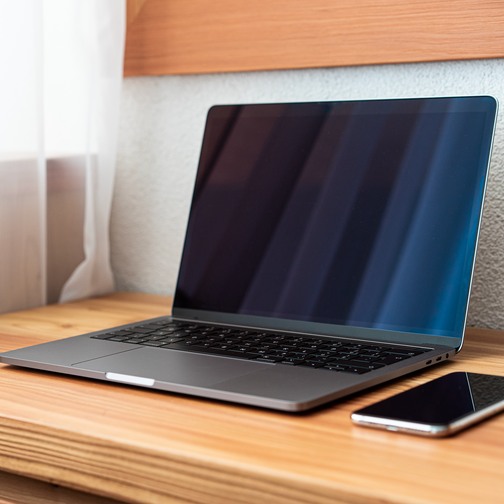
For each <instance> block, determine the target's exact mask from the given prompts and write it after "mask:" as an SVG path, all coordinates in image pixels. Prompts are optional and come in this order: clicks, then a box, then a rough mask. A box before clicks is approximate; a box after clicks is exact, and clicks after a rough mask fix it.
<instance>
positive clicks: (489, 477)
mask: <svg viewBox="0 0 504 504" xmlns="http://www.w3.org/2000/svg"><path fill="white" fill-rule="evenodd" d="M169 305H170V299H168V298H164V297H161V296H149V295H141V294H133V293H120V294H113V295H110V296H104V297H101V298H97V299H91V300H85V301H79V302H73V303H68V304H63V305H54V306H47V307H43V308H38V309H35V310H30V311H27V312H18V313H13V314H6V315H1V316H0V351H5V350H9V349H14V348H18V347H21V346H24V345H28V344H33V343H38V342H42V341H49V340H52V339H57V338H60V337H65V336H70V335H73V334H78V333H79V332H85V331H89V330H95V329H98V328H104V327H107V326H110V325H114V324H121V323H127V322H132V321H135V320H139V319H142V318H147V317H154V316H157V315H162V314H165V313H167V312H168V311H169ZM503 341H504V333H503V332H502V331H490V330H480V329H470V330H469V331H468V334H467V341H466V343H465V346H464V349H463V350H462V352H461V353H460V354H459V355H458V356H457V357H456V358H455V359H454V360H453V361H449V362H446V363H444V364H440V365H438V366H435V367H432V368H430V369H429V370H426V371H425V372H424V373H417V374H414V375H412V376H409V377H406V378H404V379H401V380H396V381H395V382H392V383H390V384H389V385H387V386H382V387H377V388H376V389H373V390H370V391H368V392H366V393H361V394H357V395H356V396H354V397H350V398H347V400H344V401H340V402H337V403H334V404H330V405H327V406H326V407H324V408H319V409H318V410H316V411H313V412H310V413H305V414H302V415H293V414H285V413H279V412H273V411H264V410H260V409H258V408H248V407H244V406H237V405H231V404H225V403H220V402H216V401H205V400H200V399H197V398H189V397H184V396H179V395H176V394H168V393H161V392H155V391H151V390H142V389H135V388H132V387H127V386H122V385H118V384H109V383H103V382H98V381H91V380H86V379H81V378H75V377H69V376H62V375H56V374H51V373H44V372H39V371H30V370H24V369H19V368H15V367H11V366H6V365H0V471H1V470H3V471H8V472H11V473H16V474H19V475H21V476H23V477H26V478H28V477H32V478H37V479H38V480H43V481H46V482H50V483H53V484H59V485H62V486H65V487H68V488H72V489H75V490H79V491H86V492H88V493H90V494H96V495H101V496H102V497H108V498H115V499H119V500H124V501H126V502H136V503H142V504H149V503H153V504H154V503H164V502H170V503H180V504H182V503H185V504H187V503H188V502H192V503H195V502H202V503H206V504H211V503H214V504H215V503H219V504H237V503H238V504H257V503H262V502H274V503H278V504H287V503H296V504H310V503H311V504H335V503H336V504H337V503H347V504H348V503H351V504H364V503H367V504H370V503H371V504H381V503H384V502H387V503H390V504H398V503H403V504H426V503H445V504H474V503H475V502H478V503H479V502H484V503H485V504H494V503H495V504H497V503H498V504H500V503H501V502H502V495H503V494H504V479H503V478H502V476H503V475H504V459H503V457H502V452H503V450H504V415H500V416H497V417H495V418H493V419H490V420H488V421H486V422H484V423H483V424H481V425H479V426H476V427H474V428H472V429H469V430H467V431H465V432H462V433H460V434H459V435H457V436H455V437H453V438H449V439H441V440H433V439H423V438H416V437H413V436H407V435H401V434H394V433H389V432H382V431H374V430H371V429H364V428H360V427H354V426H352V424H351V422H350V419H349V415H350V412H351V411H353V410H354V409H356V408H358V407H362V406H364V405H367V404H370V403H371V402H372V401H375V400H377V399H381V398H384V397H387V396H389V395H391V394H393V393H396V392H398V391H400V390H405V389H406V388H409V387H411V386H412V385H415V384H418V383H422V382H425V381H426V380H428V379H431V378H434V377H437V376H440V375H443V374H446V373H448V372H451V371H457V370H458V371H459V370H463V371H473V372H485V373H495V374H501V375H502V374H504V371H503V370H504V345H503ZM4 474H5V473H4ZM1 476H2V473H0V478H1ZM28 481H29V480H26V484H27V485H28ZM0 482H1V480H0ZM34 485H35V483H34ZM12 488H15V486H13V487H12ZM0 489H1V485H0ZM47 490H49V489H48V488H45V489H44V491H47ZM23 491H25V490H23ZM1 497H2V493H1V492H0V498H1ZM3 497H4V498H7V499H9V500H10V501H12V502H16V501H17V502H24V501H23V500H22V499H17V496H16V495H15V494H14V493H13V491H12V492H10V493H9V494H7V495H5V496H3ZM65 502H67V501H65ZM68 502H71V501H70V500H69V501H68Z"/></svg>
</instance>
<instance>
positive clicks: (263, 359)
mask: <svg viewBox="0 0 504 504" xmlns="http://www.w3.org/2000/svg"><path fill="white" fill-rule="evenodd" d="M254 360H256V361H257V362H270V363H271V364H276V363H277V362H281V360H282V358H281V357H273V356H271V355H265V356H263V357H257V358H256V359H254Z"/></svg>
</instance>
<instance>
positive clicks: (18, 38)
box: [0, 0, 126, 312]
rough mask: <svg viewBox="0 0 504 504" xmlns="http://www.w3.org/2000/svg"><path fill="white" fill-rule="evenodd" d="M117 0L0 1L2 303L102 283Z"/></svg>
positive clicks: (85, 292) (80, 293) (113, 138)
mask: <svg viewBox="0 0 504 504" xmlns="http://www.w3.org/2000/svg"><path fill="white" fill-rule="evenodd" d="M125 25H126V8H125V0H15V1H10V0H9V1H8V2H7V1H1V2H0V72H1V78H0V111H1V114H0V312H6V311H13V310H19V309H25V308H31V307H34V306H39V305H42V304H45V303H47V302H54V301H58V300H60V301H68V300H72V299H78V298H82V297H88V296H92V295H97V294H103V293H107V292H111V291H112V290H113V288H114V283H113V277H112V271H111V267H110V260H109V233H108V225H109V216H110V207H111V200H112V191H113V181H114V169H115V158H116V144H117V132H118V122H119V104H120V93H121V83H122V65H123V55H124V37H125Z"/></svg>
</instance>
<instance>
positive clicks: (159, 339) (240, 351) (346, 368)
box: [91, 321, 428, 374]
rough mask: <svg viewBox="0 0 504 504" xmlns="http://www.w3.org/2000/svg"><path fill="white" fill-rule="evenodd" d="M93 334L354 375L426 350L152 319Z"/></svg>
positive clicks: (144, 343)
mask: <svg viewBox="0 0 504 504" xmlns="http://www.w3.org/2000/svg"><path fill="white" fill-rule="evenodd" d="M91 338H94V339H101V340H108V341H120V342H122V343H130V344H132V345H144V346H150V347H155V348H159V349H169V350H183V351H185V352H197V353H205V354H212V355H221V356H227V357H234V358H239V359H246V360H255V361H259V362H270V363H275V364H284V365H288V366H304V367H311V368H318V369H323V370H328V371H337V372H344V373H354V374H364V373H369V372H370V371H373V370H375V369H380V368H382V367H384V366H388V365H390V364H394V363H396V362H399V361H403V360H405V359H409V358H410V357H413V356H414V355H419V354H421V353H424V352H427V351H428V349H425V348H416V347H404V346H396V345H389V344H379V343H368V342H362V343H355V342H353V341H351V340H346V339H337V338H332V337H331V338H329V337H328V338H324V337H311V336H303V335H297V334H286V333H277V332H272V331H258V330H241V329H236V328H229V327H222V326H213V325H203V324H192V323H186V322H179V321H156V322H151V323H148V324H141V325H138V326H134V327H128V328H127V329H121V330H116V331H111V332H108V333H106V334H98V335H95V336H91Z"/></svg>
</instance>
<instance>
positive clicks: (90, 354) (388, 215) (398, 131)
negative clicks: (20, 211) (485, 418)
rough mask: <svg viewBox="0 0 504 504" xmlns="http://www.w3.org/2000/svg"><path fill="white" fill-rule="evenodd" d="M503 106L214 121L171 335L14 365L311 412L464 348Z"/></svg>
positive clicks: (16, 355) (439, 105)
mask: <svg viewBox="0 0 504 504" xmlns="http://www.w3.org/2000/svg"><path fill="white" fill-rule="evenodd" d="M496 113H497V103H496V101H495V99H494V98H492V97H488V96H477V97H454V98H425V99H393V100H368V101H342V102H311V103H281V104H259V105H257V104H256V105H223V106H215V107H212V108H211V109H210V111H209V113H208V117H207V123H206V128H205V135H204V139H203V145H202V150H201V157H200V162H199V168H198V174H197V179H196V185H195V190H194V195H193V201H192V205H191V211H190V216H189V222H188V227H187V234H186V241H185V245H184V251H183V254H182V260H181V265H180V271H179V278H178V282H177V289H176V293H175V299H174V306H173V312H172V316H171V317H160V318H156V319H152V320H148V321H143V322H141V323H138V324H129V325H125V326H121V327H117V328H111V329H109V330H106V331H100V332H96V333H92V334H85V335H81V336H76V337H72V338H67V339H63V340H58V341H54V342H49V343H44V344H41V345H36V346H32V347H28V348H22V349H18V350H13V351H10V352H6V353H3V354H1V355H0V360H1V362H4V363H8V364H12V365H17V366H25V367H29V368H35V369H40V370H45V371H53V372H58V373H64V374H70V375H76V376H82V377H87V378H94V379H99V380H105V381H111V382H117V383H123V384H130V385H136V386H140V387H146V388H153V389H158V390H164V391H168V392H175V393H182V394H190V395H194V396H199V397H206V398H212V399H218V400H225V401H232V402H236V403H242V404H249V405H254V406H261V407H266V408H273V409H278V410H285V411H303V410H307V409H310V408H313V407H315V406H319V405H321V404H324V403H327V402H329V401H333V400H336V399H340V398H342V397H345V396H347V395H349V394H352V393H355V392H358V391H360V390H364V389H366V388H369V387H371V386H374V385H377V384H379V383H383V382H385V381H387V380H390V379H393V378H397V377H399V376H402V375H404V374H406V373H410V372H412V371H416V370H420V369H424V368H426V367H429V366H431V365H433V364H435V363H437V362H442V361H444V360H446V359H448V358H450V357H452V356H454V355H455V354H456V353H457V352H458V351H459V350H460V349H461V347H462V342H463V336H464V330H465V323H466V315H467V307H468V301H469V293H470V288H471V281H472V274H473V267H474V260H475V253H476V246H477V241H478V235H479V228H480V224H481V214H482V208H483V201H484V195H485V189H486V182H487V177H488V168H489V162H490V154H491V148H492V141H493V133H494V128H495V119H496Z"/></svg>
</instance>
